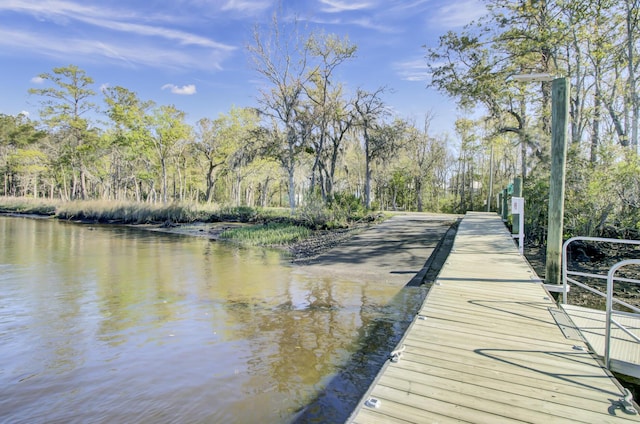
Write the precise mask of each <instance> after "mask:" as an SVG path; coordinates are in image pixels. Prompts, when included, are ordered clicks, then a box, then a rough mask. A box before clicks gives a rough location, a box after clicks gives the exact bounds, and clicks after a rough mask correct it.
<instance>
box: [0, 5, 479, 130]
mask: <svg viewBox="0 0 640 424" xmlns="http://www.w3.org/2000/svg"><path fill="white" fill-rule="evenodd" d="M279 7H281V10H282V11H283V15H284V16H285V17H292V16H296V17H297V18H298V20H299V21H301V22H302V23H304V24H306V25H308V26H309V27H310V28H318V29H321V30H323V31H324V32H325V33H334V34H337V35H339V36H341V37H344V36H348V37H349V40H350V41H351V42H353V43H355V44H356V45H357V46H358V51H357V54H356V58H354V59H352V60H351V61H350V62H349V63H348V64H344V65H342V66H341V67H340V68H339V69H338V75H337V77H338V79H339V81H341V82H342V83H344V84H345V86H346V88H347V90H349V91H352V92H353V91H355V89H357V88H364V89H366V90H375V89H377V88H378V87H381V86H387V87H388V88H389V89H391V92H389V93H387V94H386V95H385V97H384V98H385V100H386V102H387V104H388V105H389V106H390V107H391V108H392V109H394V110H395V111H396V112H397V113H398V114H399V115H400V116H402V117H405V118H409V119H415V120H416V121H417V122H421V121H422V119H423V117H424V114H425V112H427V111H432V112H434V113H435V114H436V117H435V119H434V121H433V124H432V129H433V130H435V131H437V132H451V133H452V132H453V127H452V125H453V122H454V120H455V117H456V116H457V111H456V108H455V104H454V103H453V102H451V101H450V100H448V99H447V98H446V97H444V96H442V95H440V94H438V93H437V92H435V91H434V90H431V89H427V87H426V86H427V74H426V66H425V63H426V62H425V59H424V56H425V49H424V48H423V47H422V46H423V45H425V44H426V45H432V46H435V45H436V44H437V41H438V37H439V36H440V35H442V34H444V33H446V32H447V31H448V30H457V29H460V28H461V27H462V25H464V24H466V23H468V22H470V21H471V20H473V19H476V18H478V17H479V16H480V15H481V14H482V13H483V10H484V9H483V6H482V2H481V0H406V1H400V0H354V1H349V0H1V1H0V60H1V63H2V66H1V68H0V69H1V70H0V72H1V74H0V75H1V76H2V78H0V93H1V94H0V113H4V114H9V115H16V114H18V113H20V112H27V113H28V114H29V116H30V117H31V118H33V119H37V118H38V113H37V111H38V105H39V104H38V99H37V98H35V97H33V96H30V95H29V94H28V90H29V88H38V87H43V85H42V82H41V81H39V79H38V78H37V76H38V75H39V74H41V73H44V72H51V70H52V69H53V68H54V67H58V66H68V65H70V64H74V65H77V66H78V67H80V68H81V69H83V70H84V71H85V72H86V73H87V75H89V76H91V77H92V78H93V79H94V80H95V83H96V84H95V89H96V91H99V88H100V87H101V86H104V85H109V86H116V85H120V86H123V87H126V88H128V89H129V90H132V91H134V92H136V93H137V94H138V96H139V97H140V98H141V99H144V100H153V101H155V102H156V103H158V104H174V105H175V106H176V107H178V108H179V109H181V110H183V111H185V112H187V116H188V120H189V121H190V122H191V123H193V122H195V121H197V120H198V119H200V118H203V117H210V118H215V117H217V116H218V115H219V114H220V113H226V112H228V111H229V109H230V108H231V107H232V106H238V107H242V106H254V105H256V104H257V101H256V96H257V95H258V90H259V88H260V86H261V84H263V80H262V79H261V78H260V75H259V74H258V73H257V72H256V71H255V70H254V69H253V68H252V66H251V64H250V60H249V56H248V53H247V50H246V48H245V46H246V45H247V44H248V43H250V42H251V36H252V31H253V28H254V26H255V25H256V24H259V25H267V24H268V22H269V20H270V19H271V16H272V15H273V12H274V10H276V9H278V8H279ZM97 103H98V104H100V105H102V101H101V100H100V99H98V101H97Z"/></svg>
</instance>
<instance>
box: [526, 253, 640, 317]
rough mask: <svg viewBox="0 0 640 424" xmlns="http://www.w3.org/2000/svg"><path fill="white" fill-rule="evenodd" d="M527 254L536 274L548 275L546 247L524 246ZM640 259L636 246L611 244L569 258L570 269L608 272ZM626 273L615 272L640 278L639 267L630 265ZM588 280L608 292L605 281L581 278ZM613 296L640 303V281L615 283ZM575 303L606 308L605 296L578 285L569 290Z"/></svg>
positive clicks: (595, 286)
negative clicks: (618, 264) (624, 246)
mask: <svg viewBox="0 0 640 424" xmlns="http://www.w3.org/2000/svg"><path fill="white" fill-rule="evenodd" d="M524 255H525V257H526V258H527V260H528V261H529V263H530V264H531V266H532V268H533V269H534V270H535V272H536V274H538V276H539V277H540V278H542V279H544V276H545V264H546V250H545V248H544V247H540V246H531V245H525V249H524ZM634 258H640V254H639V252H638V250H637V249H635V248H630V249H611V248H608V247H606V246H605V247H600V248H599V250H598V252H597V253H590V254H589V255H582V254H580V255H573V258H572V257H570V258H569V261H570V263H569V269H570V270H574V271H579V272H585V273H591V274H602V275H607V272H608V271H609V268H610V267H611V266H612V265H613V264H615V263H617V262H619V261H622V260H625V259H634ZM625 271H626V272H625V273H619V274H616V275H617V276H623V277H627V278H636V279H640V268H635V269H634V268H632V267H629V268H628V269H626V270H625ZM583 280H584V281H585V282H588V284H589V285H590V286H591V287H594V288H596V289H598V290H600V291H602V292H606V290H607V288H606V286H607V283H606V280H601V279H588V280H585V279H583V278H581V279H580V281H583ZM614 296H615V298H616V299H620V300H623V301H625V302H627V303H629V304H631V305H634V306H640V284H633V283H627V282H616V283H615V286H614ZM568 303H570V304H572V305H579V306H584V307H588V308H594V309H601V310H604V309H605V303H606V299H605V298H604V297H602V296H598V295H597V294H595V293H592V292H590V291H588V290H586V289H583V288H581V287H579V286H575V285H572V286H571V291H570V292H569V302H568Z"/></svg>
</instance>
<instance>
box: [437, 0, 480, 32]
mask: <svg viewBox="0 0 640 424" xmlns="http://www.w3.org/2000/svg"><path fill="white" fill-rule="evenodd" d="M486 13H487V9H486V8H485V6H484V4H483V3H482V2H481V1H479V0H464V1H454V2H450V3H449V4H447V5H445V6H442V7H441V8H440V9H439V10H438V11H437V13H436V14H435V15H433V16H432V18H431V19H430V22H431V23H433V24H436V25H438V26H440V27H447V28H452V27H454V28H456V27H461V26H464V25H466V24H468V23H470V22H471V21H474V20H475V19H478V18H480V17H481V16H483V15H484V14H486Z"/></svg>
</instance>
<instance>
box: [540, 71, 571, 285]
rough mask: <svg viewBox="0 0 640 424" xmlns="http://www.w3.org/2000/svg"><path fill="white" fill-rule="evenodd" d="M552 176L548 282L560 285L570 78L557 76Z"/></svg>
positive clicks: (552, 126) (553, 114)
mask: <svg viewBox="0 0 640 424" xmlns="http://www.w3.org/2000/svg"><path fill="white" fill-rule="evenodd" d="M551 91H552V92H551V179H550V181H549V221H548V225H547V264H546V275H545V282H546V283H547V284H561V283H562V273H561V272H560V266H561V263H562V233H563V231H562V228H563V221H564V182H565V167H566V161H567V128H568V121H569V79H568V78H556V79H554V80H553V83H552V86H551Z"/></svg>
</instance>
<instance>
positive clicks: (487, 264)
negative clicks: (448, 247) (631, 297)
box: [348, 213, 640, 424]
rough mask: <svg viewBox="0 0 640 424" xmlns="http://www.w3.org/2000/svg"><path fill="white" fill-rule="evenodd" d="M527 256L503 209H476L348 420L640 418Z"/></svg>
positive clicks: (589, 420)
mask: <svg viewBox="0 0 640 424" xmlns="http://www.w3.org/2000/svg"><path fill="white" fill-rule="evenodd" d="M558 311H559V310H558V308H557V306H556V304H555V302H554V300H553V298H552V297H551V296H550V295H549V293H548V292H547V291H546V290H545V288H544V286H543V284H542V283H541V281H540V280H539V279H538V277H537V276H536V275H535V273H534V272H533V270H532V269H531V267H530V266H529V264H528V263H527V261H526V260H525V259H524V258H523V257H522V256H520V255H519V253H518V250H517V248H516V246H515V244H514V243H513V240H512V237H511V235H510V234H509V232H508V231H507V229H506V228H505V227H504V225H503V223H502V221H501V219H500V217H499V216H497V215H495V214H489V213H469V214H467V215H466V216H465V217H464V219H463V220H462V222H461V223H460V225H459V228H458V232H457V234H456V238H455V242H454V245H453V249H452V251H451V253H450V255H449V257H448V259H447V262H446V263H445V265H444V266H443V268H442V269H441V271H440V274H439V275H438V278H437V280H436V282H435V284H434V285H433V286H432V288H431V290H430V292H429V295H428V296H427V298H426V300H425V302H424V304H423V306H422V308H421V310H420V311H419V313H418V315H417V316H416V318H415V320H414V321H413V322H412V324H411V326H410V327H409V329H408V330H407V332H406V333H405V335H404V338H403V340H402V341H401V342H400V344H399V345H398V349H397V351H395V352H392V355H391V358H390V360H389V361H387V362H386V363H385V365H384V366H383V368H382V370H381V371H380V373H379V375H378V376H377V378H376V380H375V381H374V382H373V384H372V385H371V387H370V388H369V390H368V392H367V393H366V395H365V396H364V397H363V399H362V401H361V402H360V403H359V405H358V407H357V408H356V410H355V411H354V412H353V414H352V415H351V417H350V418H349V420H348V422H350V423H358V424H366V423H454V422H456V423H459V422H467V423H516V422H518V423H522V422H526V423H545V424H548V423H589V424H595V423H622V422H640V416H639V415H633V409H634V407H635V408H637V405H635V404H634V403H633V402H628V399H629V398H628V396H627V398H626V399H625V392H624V388H623V387H622V386H620V384H619V383H618V382H617V381H616V380H615V378H613V376H612V375H611V374H610V373H609V372H608V371H607V370H606V369H605V368H603V366H602V364H601V362H600V361H599V360H598V359H597V358H596V356H595V355H594V354H593V353H591V352H590V351H589V348H588V346H587V344H586V343H585V342H583V341H581V340H580V338H579V337H573V336H572V335H571V334H566V332H563V331H562V330H561V328H560V326H559V325H558V323H557V321H556V319H554V315H556V316H557V315H558V314H559V312H558Z"/></svg>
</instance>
